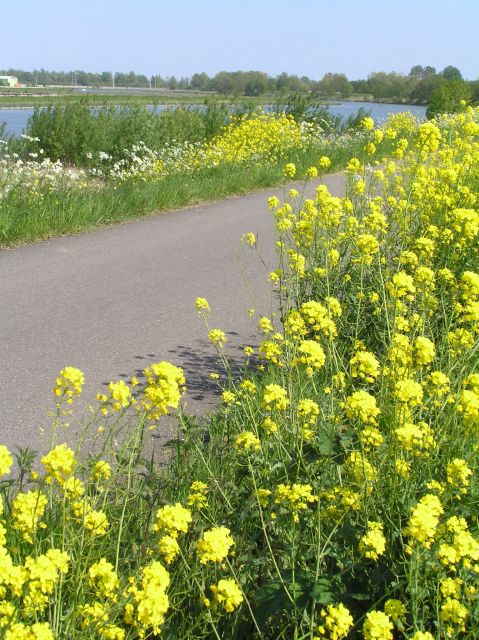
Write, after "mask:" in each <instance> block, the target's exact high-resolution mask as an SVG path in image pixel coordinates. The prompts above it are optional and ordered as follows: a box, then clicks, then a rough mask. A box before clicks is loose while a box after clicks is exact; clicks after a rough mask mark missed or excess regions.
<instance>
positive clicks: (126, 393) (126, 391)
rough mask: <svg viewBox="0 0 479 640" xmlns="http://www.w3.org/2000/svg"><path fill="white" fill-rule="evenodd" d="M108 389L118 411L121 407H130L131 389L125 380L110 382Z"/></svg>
mask: <svg viewBox="0 0 479 640" xmlns="http://www.w3.org/2000/svg"><path fill="white" fill-rule="evenodd" d="M108 389H109V391H110V396H111V399H112V400H113V408H114V409H115V410H116V411H120V409H121V408H124V407H128V405H129V404H130V398H131V391H130V388H129V387H128V385H127V384H125V383H124V382H123V380H118V382H110V384H109V385H108Z"/></svg>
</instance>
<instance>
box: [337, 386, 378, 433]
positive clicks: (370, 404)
mask: <svg viewBox="0 0 479 640" xmlns="http://www.w3.org/2000/svg"><path fill="white" fill-rule="evenodd" d="M344 409H345V411H346V415H347V416H348V418H349V419H350V420H355V419H356V420H360V421H361V422H363V423H364V424H371V425H375V424H377V417H378V416H379V414H380V413H381V410H380V409H379V407H378V406H377V404H376V398H375V397H374V396H373V395H371V394H370V393H368V392H367V391H355V392H354V393H352V394H351V395H350V396H348V397H347V398H346V401H345V403H344Z"/></svg>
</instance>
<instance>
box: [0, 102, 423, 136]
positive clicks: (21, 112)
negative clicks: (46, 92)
mask: <svg viewBox="0 0 479 640" xmlns="http://www.w3.org/2000/svg"><path fill="white" fill-rule="evenodd" d="M361 107H362V108H363V109H364V110H365V111H368V112H370V113H371V116H372V117H373V118H374V120H375V121H376V123H377V124H381V122H383V121H384V120H386V118H387V117H388V115H389V114H390V113H400V112H401V111H410V112H411V113H412V114H414V115H415V116H418V117H419V118H425V117H426V107H421V106H417V105H409V104H379V103H377V102H340V103H338V104H332V105H329V111H330V112H331V114H332V115H339V116H341V117H342V118H348V117H349V116H354V115H355V114H356V113H357V112H358V109H360V108H361ZM168 108H171V106H167V105H158V106H157V107H156V108H155V110H156V111H165V110H166V109H168ZM32 114H33V109H31V108H17V109H0V124H1V123H2V122H5V124H6V128H5V137H7V138H8V137H9V136H17V137H18V136H21V135H22V133H23V132H24V131H25V127H26V126H27V121H28V118H29V117H30V116H31V115H32Z"/></svg>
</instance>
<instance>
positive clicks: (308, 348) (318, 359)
mask: <svg viewBox="0 0 479 640" xmlns="http://www.w3.org/2000/svg"><path fill="white" fill-rule="evenodd" d="M298 352H299V354H300V355H298V356H297V357H296V358H294V359H293V361H292V365H293V366H294V365H297V364H304V365H306V366H307V367H311V368H312V369H314V370H316V371H318V370H319V369H321V368H322V366H323V365H324V363H325V362H326V356H325V354H324V351H323V348H322V347H321V345H320V344H319V342H316V341H315V340H303V341H302V342H301V343H300V344H299V346H298Z"/></svg>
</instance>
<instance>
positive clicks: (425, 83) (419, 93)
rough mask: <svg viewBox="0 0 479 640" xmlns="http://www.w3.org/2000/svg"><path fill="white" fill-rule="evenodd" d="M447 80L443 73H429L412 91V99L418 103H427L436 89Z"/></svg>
mask: <svg viewBox="0 0 479 640" xmlns="http://www.w3.org/2000/svg"><path fill="white" fill-rule="evenodd" d="M445 83H446V80H445V79H444V77H443V76H442V75H429V76H426V77H425V78H423V79H422V80H420V81H419V82H418V83H417V84H416V86H415V87H414V88H413V89H412V91H411V93H410V99H411V100H412V101H413V102H417V103H418V104H427V103H428V102H429V101H430V99H431V96H432V94H433V93H434V91H436V89H439V87H441V86H442V85H443V84H445Z"/></svg>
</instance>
